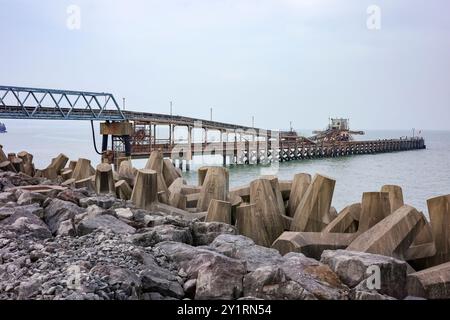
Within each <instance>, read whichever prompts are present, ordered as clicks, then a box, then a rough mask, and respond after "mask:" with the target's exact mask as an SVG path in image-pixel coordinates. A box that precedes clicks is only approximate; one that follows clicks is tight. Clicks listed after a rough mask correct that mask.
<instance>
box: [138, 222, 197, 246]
mask: <svg viewBox="0 0 450 320" xmlns="http://www.w3.org/2000/svg"><path fill="white" fill-rule="evenodd" d="M132 239H133V243H134V244H136V245H140V246H143V247H153V246H154V245H155V244H157V243H160V242H164V241H174V242H183V243H187V244H192V235H191V232H190V230H189V229H188V228H180V227H176V226H173V225H161V226H156V227H153V228H151V229H147V230H145V231H144V232H141V233H138V234H136V235H134V236H133V238H132Z"/></svg>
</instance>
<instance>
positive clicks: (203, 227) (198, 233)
mask: <svg viewBox="0 0 450 320" xmlns="http://www.w3.org/2000/svg"><path fill="white" fill-rule="evenodd" d="M221 234H237V231H236V228H235V227H233V226H230V225H229V224H226V223H221V222H195V223H193V225H192V236H193V240H194V245H196V246H205V245H209V244H210V243H211V242H213V241H214V239H216V238H217V237H218V236H220V235H221Z"/></svg>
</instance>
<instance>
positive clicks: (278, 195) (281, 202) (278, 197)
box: [261, 176, 286, 216]
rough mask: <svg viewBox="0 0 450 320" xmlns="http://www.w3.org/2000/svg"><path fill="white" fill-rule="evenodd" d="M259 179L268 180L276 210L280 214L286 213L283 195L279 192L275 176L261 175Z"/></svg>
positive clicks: (278, 184)
mask: <svg viewBox="0 0 450 320" xmlns="http://www.w3.org/2000/svg"><path fill="white" fill-rule="evenodd" d="M261 179H265V180H268V181H269V182H270V185H271V186H272V190H273V193H274V194H275V198H276V202H277V207H278V212H279V214H280V215H282V216H285V215H286V207H285V205H284V200H283V195H282V194H281V189H280V183H279V181H278V178H277V177H276V176H262V177H261Z"/></svg>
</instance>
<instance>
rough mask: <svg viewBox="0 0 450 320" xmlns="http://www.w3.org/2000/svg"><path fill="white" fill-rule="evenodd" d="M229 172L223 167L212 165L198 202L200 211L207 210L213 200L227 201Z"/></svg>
mask: <svg viewBox="0 0 450 320" xmlns="http://www.w3.org/2000/svg"><path fill="white" fill-rule="evenodd" d="M228 192H229V174H228V170H227V169H225V168H223V167H210V168H209V169H208V171H207V173H206V177H205V181H204V182H203V185H202V188H201V191H200V196H199V199H198V203H197V209H198V210H199V211H207V210H208V207H209V203H210V202H211V200H213V199H214V200H220V201H227V200H228V199H227V198H228Z"/></svg>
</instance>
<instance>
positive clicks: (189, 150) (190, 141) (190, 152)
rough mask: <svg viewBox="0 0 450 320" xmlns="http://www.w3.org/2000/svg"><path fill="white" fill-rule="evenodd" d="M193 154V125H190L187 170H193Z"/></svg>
mask: <svg viewBox="0 0 450 320" xmlns="http://www.w3.org/2000/svg"><path fill="white" fill-rule="evenodd" d="M192 156H193V154H192V127H190V126H188V152H187V156H186V171H191V160H192Z"/></svg>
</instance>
